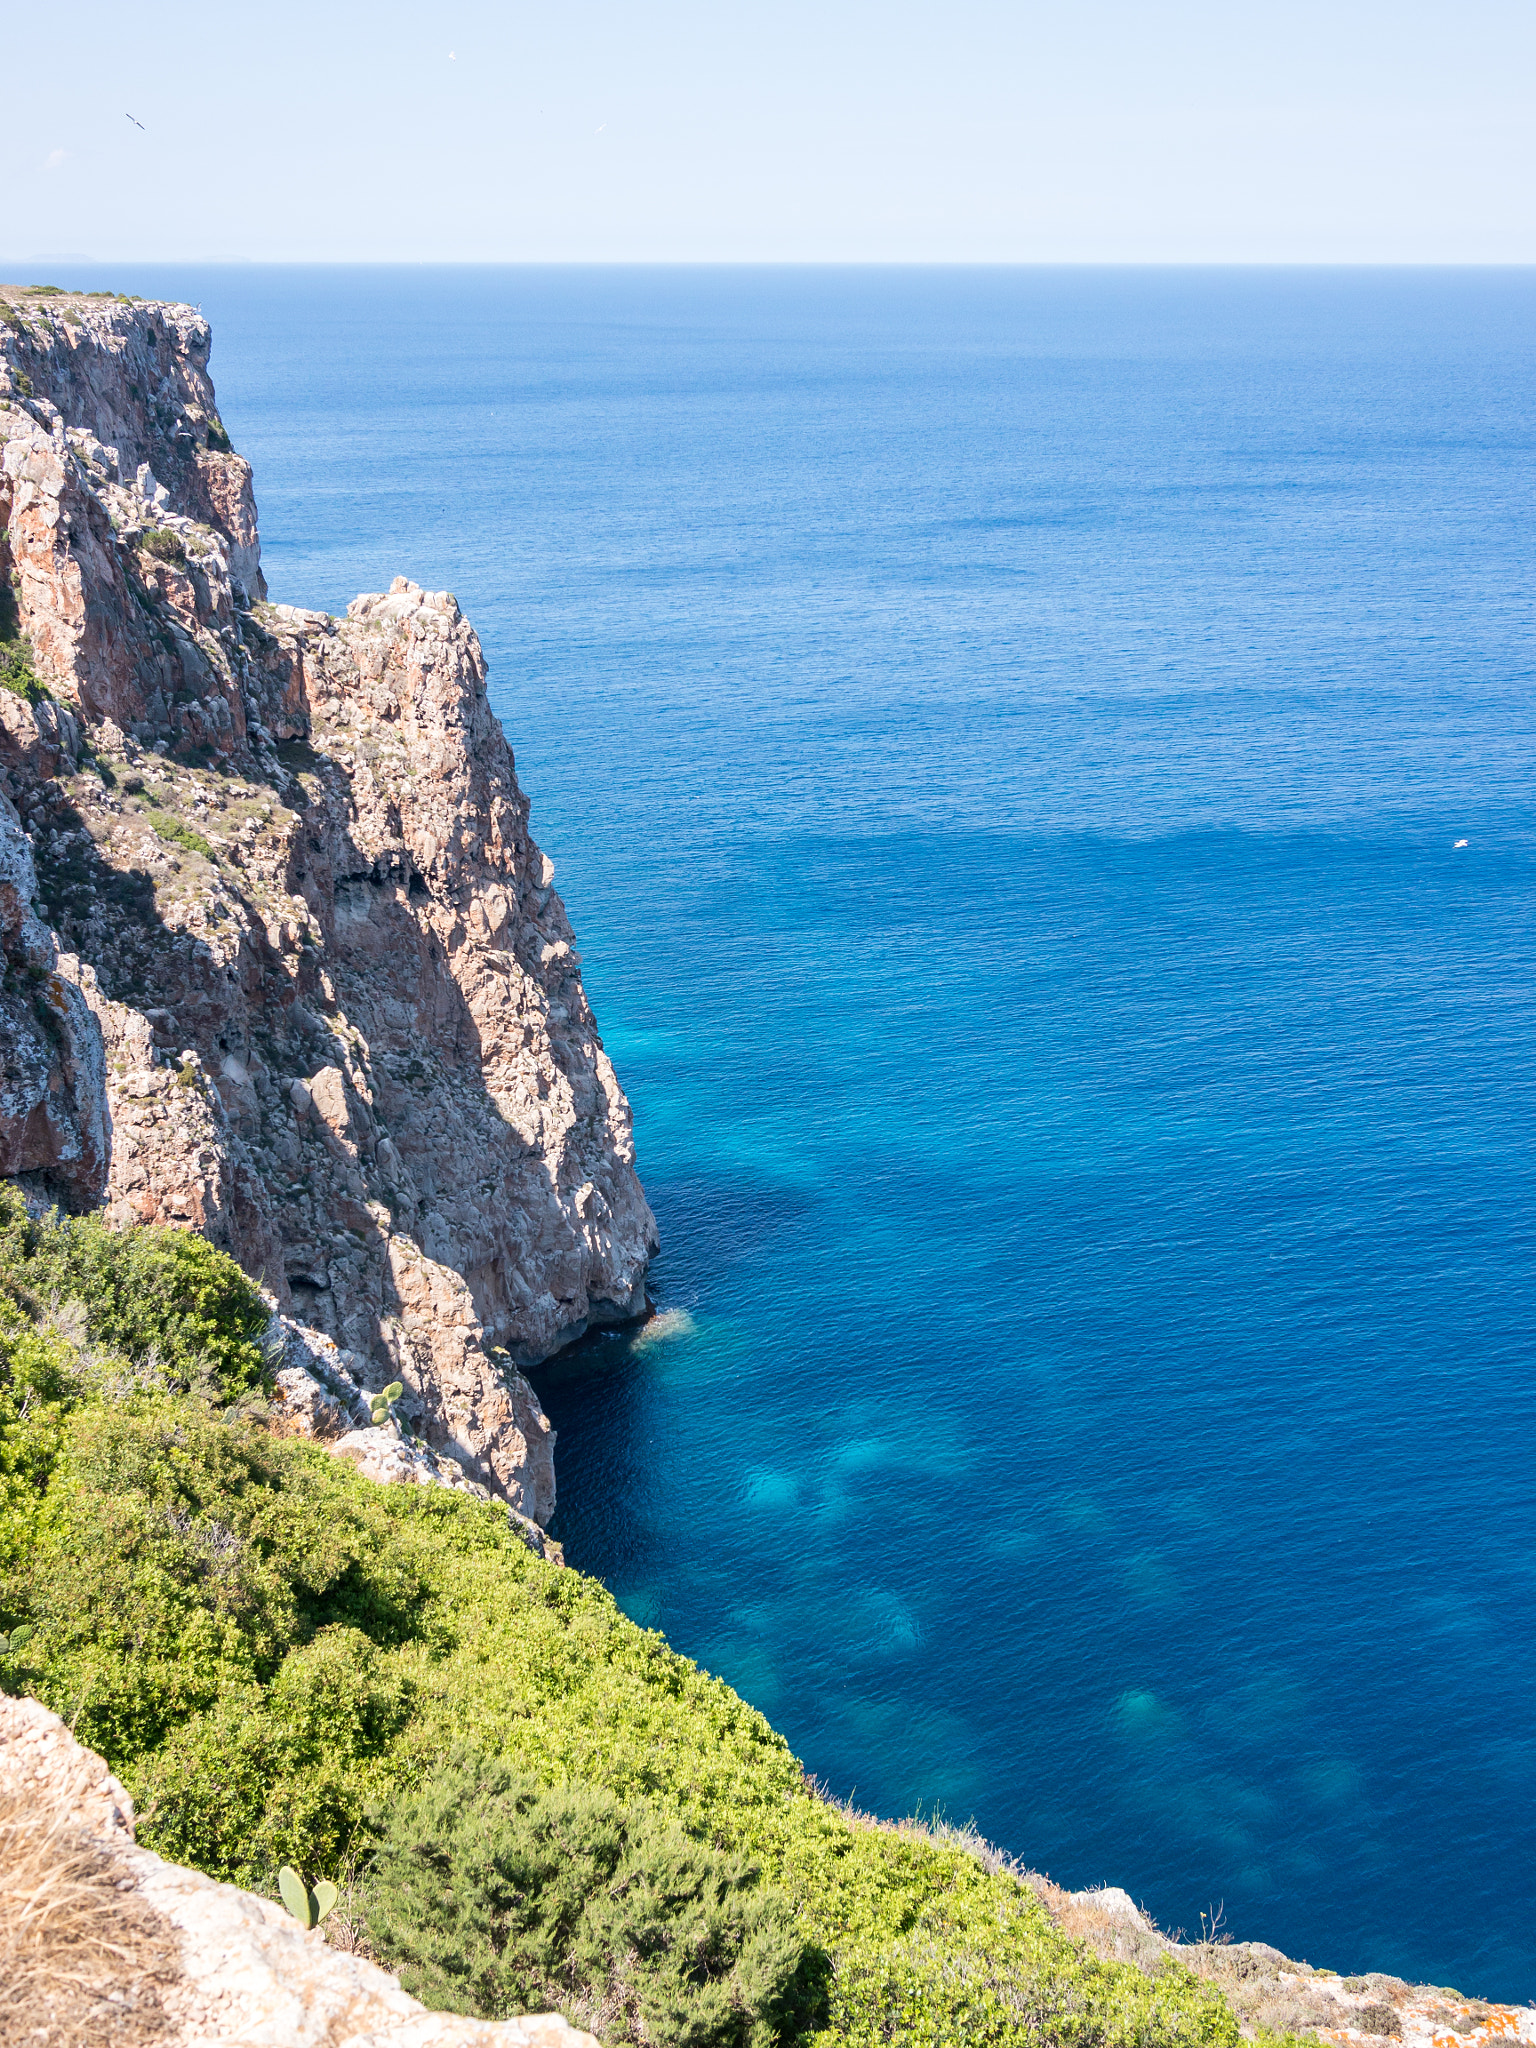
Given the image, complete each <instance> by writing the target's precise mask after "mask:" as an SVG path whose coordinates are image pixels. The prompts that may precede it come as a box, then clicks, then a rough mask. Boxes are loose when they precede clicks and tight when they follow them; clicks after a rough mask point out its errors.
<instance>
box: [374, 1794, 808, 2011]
mask: <svg viewBox="0 0 1536 2048" xmlns="http://www.w3.org/2000/svg"><path fill="white" fill-rule="evenodd" d="M378 1826H379V1831H380V1839H379V1842H378V1845H377V1847H376V1848H375V1850H374V1852H373V1856H372V1861H371V1868H370V1872H369V1886H368V1890H369V1904H368V1931H369V1934H370V1936H371V1937H372V1940H373V1942H374V1943H375V1945H376V1946H377V1947H378V1948H379V1949H380V1950H381V1952H383V1953H384V1954H386V1955H388V1956H389V1957H390V1958H391V1959H392V1960H393V1961H394V1962H395V1963H396V1964H397V1966H398V1967H399V1968H400V1971H401V1977H402V1981H403V1982H404V1983H405V1985H406V1987H407V1988H408V1989H409V1990H411V1991H414V1992H416V1993H417V1995H418V1996H419V1997H421V1998H422V1999H424V2000H425V2002H426V2003H427V2004H429V2005H431V2006H434V2007H436V2008H437V2009H438V2010H440V2011H442V2010H446V2011H451V2012H465V2013H475V2014H480V2015H482V2016H485V2017H488V2018H494V2019H501V2018H507V2017H510V2016H511V2015H512V2014H515V2013H520V2012H537V2011H548V2010H550V2009H551V2008H554V2007H561V2008H563V2009H564V2010H565V2012H566V2013H567V2014H568V2015H569V2016H570V2017H571V2018H572V2019H573V2020H576V2021H579V2023H580V2024H581V2025H582V2026H584V2027H588V2028H590V2029H592V2030H593V2031H594V2032H600V2033H601V2035H602V2038H603V2039H604V2040H609V2041H616V2040H621V2039H622V2040H636V2041H669V2042H677V2043H678V2044H680V2048H681V2044H686V2048H770V2044H771V2043H772V2042H774V2041H775V2040H777V2039H779V2038H781V2037H783V2036H784V2035H787V2034H790V2033H792V2032H794V2031H795V2030H796V2028H797V2023H800V2024H801V2025H804V2024H808V2023H810V2022H812V2021H813V2020H814V2019H815V2018H816V2016H817V2014H818V2012H819V2009H820V2007H821V2005H822V2004H823V2002H824V2001H823V1996H822V1994H823V1991H824V1979H825V1975H826V1969H825V1959H824V1958H823V1957H822V1956H821V1955H820V1954H819V1952H818V1951H816V1950H815V1948H814V1947H813V1945H812V1944H810V1943H809V1942H807V1940H806V1938H805V1936H804V1934H803V1932H802V1931H801V1930H800V1928H799V1927H798V1925H797V1915H796V1913H795V1909H794V1906H793V1905H792V1904H791V1902H790V1901H789V1900H788V1899H787V1898H786V1897H785V1896H784V1894H783V1893H782V1892H779V1891H777V1890H775V1889H774V1888H773V1887H772V1886H766V1885H763V1884H761V1883H760V1882H759V1876H760V1873H759V1871H758V1868H757V1866H756V1865H755V1864H752V1863H749V1862H748V1861H747V1860H746V1859H745V1858H744V1857H741V1856H733V1855H724V1854H722V1853H721V1852H720V1851H719V1850H718V1849H714V1848H711V1847H710V1846H709V1844H708V1843H705V1842H701V1841H699V1840H698V1839H697V1838H696V1837H695V1836H693V1835H690V1834H687V1833H685V1832H684V1830H683V1829H682V1828H680V1827H679V1826H678V1825H677V1823H676V1821H674V1820H671V1819H669V1818H668V1817H667V1816H666V1815H665V1814H660V1813H657V1812H656V1811H655V1810H654V1809H653V1808H652V1807H651V1805H650V1803H649V1801H646V1800H634V1801H631V1802H630V1803H629V1804H628V1805H625V1804H622V1803H621V1802H620V1801H619V1800H617V1799H615V1798H614V1796H613V1794H612V1793H611V1792H605V1791H603V1790H601V1789H599V1788H595V1787H592V1786H586V1785H564V1786H560V1787H557V1788H549V1787H546V1786H541V1785H539V1784H537V1783H536V1782H535V1781H533V1780H531V1779H526V1778H520V1777H519V1776H518V1775H517V1773H516V1772H515V1771H513V1770H512V1769H511V1768H510V1767H509V1766H508V1765H507V1764H505V1763H504V1762H501V1761H499V1760H496V1759H489V1758H483V1757H482V1758H463V1759H455V1760H453V1761H451V1762H450V1763H449V1764H447V1765H446V1766H444V1767H443V1768H441V1769H439V1770H438V1771H436V1772H434V1773H433V1774H432V1775H431V1776H430V1777H429V1778H428V1779H427V1781H426V1783H425V1784H424V1785H423V1786H422V1787H421V1788H420V1789H417V1790H407V1791H406V1792H405V1793H404V1795H403V1796H401V1797H400V1798H398V1799H396V1800H394V1801H393V1802H391V1803H390V1804H389V1806H388V1807H387V1808H385V1809H384V1810H383V1811H382V1812H381V1813H380V1815H379V1816H378Z"/></svg>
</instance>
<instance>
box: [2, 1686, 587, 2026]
mask: <svg viewBox="0 0 1536 2048" xmlns="http://www.w3.org/2000/svg"><path fill="white" fill-rule="evenodd" d="M15 1792H19V1793H20V1794H21V1795H22V1797H23V1799H24V1801H25V1803H26V1807H27V1808H28V1809H29V1810H30V1811H32V1812H35V1815H36V1822H37V1825H38V1827H39V1829H44V1828H48V1827H50V1826H53V1827H56V1826H58V1825H59V1823H60V1822H63V1823H65V1824H67V1825H71V1826H73V1827H75V1828H77V1829H78V1830H79V1831H80V1832H81V1833H83V1834H87V1835H90V1836H92V1837H95V1838H98V1839H100V1840H102V1841H105V1842H107V1843H110V1844H111V1845H112V1846H113V1848H114V1850H115V1851H116V1855H115V1858H114V1863H113V1866H112V1868H111V1869H109V1870H108V1871H106V1872H105V1873H104V1878H105V1881H106V1882H108V1883H113V1884H115V1885H117V1886H119V1887H121V1886H127V1887H130V1888H131V1889H132V1890H133V1892H134V1894H135V1896H136V1899H137V1901H138V1902H140V1903H141V1904H142V1905H144V1906H147V1907H149V1908H150V1910H151V1911H152V1912H154V1913H156V1914H158V1915H159V1916H160V1917H161V1919H162V1920H163V1921H164V1922H165V1923H166V1924H167V1925H168V1926H169V1927H170V1928H171V1929H172V1930H173V1931H174V1937H175V1953H176V1957H177V1961H178V1964H179V1971H180V1974H179V1976H178V1977H176V1978H174V1979H173V1980H172V1981H170V1982H169V1983H164V1984H161V1985H159V1986H157V1987H156V1988H157V1991H158V1997H159V2004H160V2006H161V2008H162V2009H163V2011H164V2013H165V2015H166V2019H167V2021H168V2023H169V2030H168V2032H167V2034H166V2035H165V2036H164V2037H163V2038H164V2039H165V2041H166V2048H598V2044H597V2042H596V2040H595V2039H594V2037H593V2036H592V2035H591V2034H586V2033H583V2032H582V2031H581V2030H580V2029H579V2028H576V2027H573V2026H571V2025H570V2024H569V2022H568V2021H566V2020H564V2019H562V2018H561V2017H560V2015H559V2014H558V2013H544V2014H537V2015H530V2016H529V2017H528V2018H526V2019H515V2020H501V2021H498V2022H494V2023H492V2022H486V2021H481V2020H472V2019H463V2018H460V2017H459V2016H458V2015H456V2014H452V2013H434V2012H428V2011H427V2010H426V2008H425V2007H424V2006H422V2005H419V2004H418V2003H417V2001H416V2000H415V1999H414V1998H411V1997H410V1996H409V1995H408V1994H407V1993H406V1992H404V1991H402V1990H401V1988H400V1985H399V1983H398V1981H397V1980H396V1979H395V1978H393V1977H392V1976H390V1975H389V1973H388V1972H387V1971H385V1970H381V1969H379V1968H378V1967H377V1966H376V1965H375V1964H373V1963H369V1962H365V1961H364V1960H363V1959H362V1957H360V1956H356V1955H348V1954H340V1953H338V1952H337V1951H336V1950H334V1949H332V1948H330V1947H328V1946H327V1944H326V1940H325V1933H324V1930H323V1929H322V1928H316V1929H313V1930H311V1931H309V1932H306V1931H305V1930H304V1929H303V1928H301V1927H300V1926H299V1925H298V1923H297V1922H296V1921H294V1920H293V1919H291V1918H290V1917H289V1915H288V1914H287V1913H286V1912H285V1911H284V1910H283V1908H282V1907H281V1906H280V1905H277V1904H276V1903H275V1902H274V1901H272V1900H270V1899H261V1898H257V1897H256V1896H255V1895H254V1894H252V1893H250V1892H242V1891H239V1890H238V1889H237V1888H236V1887H235V1886H234V1885H228V1884H218V1883H216V1882H215V1881H214V1880H213V1879H212V1878H210V1877H204V1876H203V1875H202V1874H201V1872H199V1871H195V1870H184V1869H182V1868H180V1867H179V1866H178V1865H176V1864H174V1863H166V1862H164V1861H163V1860H162V1859H161V1858H160V1857H158V1856H156V1855H153V1854H152V1853H151V1852H150V1851H149V1850H147V1849H140V1848H138V1847H137V1846H136V1845H135V1843H134V1840H133V1802H132V1800H131V1799H130V1798H129V1797H128V1794H127V1793H126V1792H125V1791H124V1789H123V1787H122V1786H121V1785H120V1784H119V1783H118V1782H117V1780H116V1779H115V1778H114V1777H113V1776H112V1774H111V1772H110V1771H108V1769H107V1767H106V1765H105V1764H104V1763H103V1762H102V1760H101V1758H100V1757H99V1756H96V1755H94V1754H93V1753H92V1752H91V1751H90V1750H88V1749H84V1748H82V1746H81V1745H80V1744H79V1743H77V1742H76V1741H75V1739H74V1737H73V1736H72V1735H71V1734H70V1732H69V1730H68V1729H67V1728H66V1727H65V1725H64V1723H63V1722H62V1721H61V1720H60V1719H59V1718H58V1716H57V1715H55V1714H50V1713H49V1712H48V1711H47V1709H46V1708H45V1707H41V1706H39V1705H38V1704H37V1702H36V1701H35V1700H16V1699H10V1698H7V1697H6V1696H5V1695H4V1694H0V1794H4V1793H15ZM123 1989H124V1990H125V1991H126V1990H130V1989H132V1986H131V1985H126V1984H125V1985H124V1987H123ZM26 2018H27V2015H26V2014H24V2013H16V2012H8V2013H7V2015H6V2019H5V2025H6V2027H7V2029H15V2033H14V2038H16V2039H18V2040H21V2039H26V2038H30V2036H29V2034H28V2032H27V2030H26V2028H25V2026H24V2024H22V2023H24V2022H25V2020H26ZM5 2038H6V2039H8V2040H9V2039H11V2038H13V2035H12V2032H11V2031H7V2032H6V2035H5Z"/></svg>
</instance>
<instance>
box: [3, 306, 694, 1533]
mask: <svg viewBox="0 0 1536 2048" xmlns="http://www.w3.org/2000/svg"><path fill="white" fill-rule="evenodd" d="M0 323H3V324H0V679H4V680H5V681H6V683H7V687H6V688H5V689H3V690H0V771H3V773H0V791H3V794H4V798H5V801H4V803H3V804H0V943H3V947H4V954H5V968H6V972H5V977H4V983H3V989H0V1058H3V1065H4V1073H3V1077H0V1171H3V1172H5V1173H9V1174H12V1175H15V1176H18V1177H20V1178H21V1179H22V1180H23V1181H24V1183H26V1184H28V1185H30V1186H31V1188H32V1189H33V1190H34V1192H35V1193H36V1195H37V1196H38V1197H39V1198H40V1199H50V1200H57V1201H60V1202H62V1203H63V1204H65V1205H66V1206H69V1207H73V1208H82V1207H86V1206H91V1205H95V1204H99V1203H105V1204H106V1206H107V1208H108V1210H109V1212H110V1213H111V1215H112V1216H113V1217H114V1218H116V1219H118V1220H121V1221H123V1222H130V1221H140V1222H169V1223H177V1224H182V1225H185V1226H188V1227H191V1228H195V1229H198V1230H201V1231H203V1232H205V1233H206V1235H207V1236H209V1237H210V1238H211V1239H213V1240H214V1242H216V1243H218V1244H220V1245H223V1246H225V1247H226V1248H227V1249H228V1250H230V1251H231V1252H232V1253H233V1254H234V1256H235V1257H236V1258H237V1259H239V1261H240V1262H241V1264H242V1265H243V1266H244V1267H245V1268H246V1270H247V1271H248V1272H250V1273H251V1274H252V1275H253V1276H255V1277H257V1278H258V1279H260V1280H261V1281H262V1282H263V1283H264V1284H265V1285H266V1286H267V1287H268V1288H269V1289H270V1290H271V1293H272V1295H273V1297H274V1299H275V1302H276V1304H277V1305H278V1307H279V1308H280V1309H282V1310H285V1311H290V1312H291V1313H292V1314H293V1315H294V1316H296V1317H297V1318H298V1319H299V1321H300V1322H302V1323H303V1324H306V1325H309V1326H312V1327H314V1328H316V1329H318V1330H320V1331H322V1332H324V1333H325V1334H326V1335H328V1336H329V1337H331V1338H332V1339H334V1340H335V1342H336V1344H337V1345H339V1346H340V1347H342V1349H343V1351H344V1353H345V1354H347V1363H348V1367H349V1369H350V1370H351V1371H353V1372H354V1374H355V1375H356V1376H357V1377H358V1378H359V1380H360V1381H361V1383H362V1384H363V1385H365V1386H373V1387H376V1386H378V1385H381V1384H382V1383H383V1382H384V1381H385V1380H387V1379H391V1378H394V1377H399V1378H401V1379H403V1380H404V1381H405V1383H406V1388H407V1395H406V1400H405V1402H404V1404H403V1405H404V1407H405V1410H406V1413H407V1416H408V1419H409V1420H410V1421H411V1422H412V1423H413V1424H414V1425H415V1426H416V1428H417V1429H419V1430H420V1432H421V1433H422V1434H423V1435H424V1436H425V1437H426V1438H427V1439H428V1441H430V1442H431V1443H432V1444H434V1445H436V1446H437V1447H438V1448H440V1449H442V1450H444V1451H446V1452H448V1453H449V1454H450V1455H452V1456H454V1457H456V1458H458V1459H459V1460H460V1461H461V1462H462V1463H463V1465H464V1466H465V1468H466V1470H468V1471H469V1473H470V1474H471V1476H472V1477H474V1478H476V1479H477V1480H479V1481H481V1482H482V1483H484V1484H487V1485H489V1486H491V1487H493V1488H494V1489H495V1490H496V1491H497V1492H499V1493H501V1494H502V1495H504V1496H505V1497H506V1498H507V1499H508V1500H510V1501H511V1502H512V1503H513V1505H514V1506H516V1507H518V1508H519V1509H520V1510H522V1511H523V1512H524V1513H526V1514H529V1515H532V1516H534V1517H535V1518H536V1519H538V1520H540V1521H542V1520H544V1519H545V1518H547V1516H548V1514H549V1512H550V1510H551V1508H552V1506H553V1502H554V1477H553V1466H552V1462H551V1457H550V1447H551V1434H550V1431H549V1426H548V1423H547V1421H546V1420H545V1418H544V1417H543V1416H542V1415H541V1413H540V1411H539V1408H538V1403H537V1401H536V1399H535V1398H534V1396H533V1393H532V1390H531V1389H530V1388H529V1386H528V1384H527V1382H526V1380H524V1379H523V1378H522V1376H521V1374H520V1373H519V1372H518V1371H517V1370H516V1368H517V1366H518V1365H526V1364H529V1363H532V1362H535V1361H537V1360H538V1359H541V1358H543V1357H546V1356H547V1355H548V1354H549V1353H550V1352H552V1351H554V1350H555V1349H557V1348H558V1347H559V1346H560V1345H562V1344H564V1343H567V1342H569V1341H570V1340H571V1339H573V1338H574V1337H576V1336H578V1335H579V1334H581V1332H582V1331H584V1330H585V1329H587V1328H588V1327H589V1326H590V1325H592V1324H594V1323H599V1322H603V1321H610V1320H617V1319H622V1318H626V1317H629V1316H633V1315H635V1314H637V1313H639V1312H640V1311H641V1310H642V1309H643V1306H644V1301H645V1274H646V1266H647V1261H648V1259H649V1257H650V1254H651V1252H652V1251H653V1249H654V1248H655V1243H656V1231H655V1223H654V1220H653V1218H652V1216H651V1212H650V1209H649V1207H648V1206H647V1204H646V1201H645V1197H644V1194H643V1192H642V1190H641V1187H640V1183H639V1180H638V1178H637V1176H636V1172H635V1158H634V1143H633V1137H632V1131H631V1122H630V1113H629V1105H628V1103H627V1102H626V1101H625V1098H624V1094H623V1091H622V1090H621V1089H620V1087H619V1084H618V1081H617V1079H616V1077H615V1075H614V1071H613V1068H612V1065H611V1064H610V1062H609V1059H608V1056H607V1054H606V1053H605V1052H604V1050H603V1045H602V1040H601V1038H600V1037H599V1035H598V1032H597V1027H596V1025H595V1023H594V1020H593V1017H592V1013H591V1010H590V1009H589V1007H588V1005H587V1000H586V996H585V994H584V992H583V989H582V984H581V975H580V956H579V955H578V954H577V952H576V951H575V950H574V947H573V943H572V933H571V928H570V925H569V923H568V921H567V919H566V915H565V910H564V907H563V906H562V904H561V901H560V898H559V896H558V895H557V894H556V893H555V891H554V889H553V887H552V878H553V869H552V867H551V865H550V862H549V861H548V859H547V858H546V857H545V856H544V855H543V854H542V853H541V852H540V851H539V849H538V847H537V846H535V844H534V843H533V840H532V839H531V838H530V837H529V833H528V803H527V799H526V798H525V797H524V796H523V793H522V791H521V790H520V789H519V787H518V783H517V778H516V774H515V772H514V767H513V760H512V755H511V752H510V749H509V748H508V746H507V743H506V740H505V738H504V736H503V734H502V731H501V728H500V725H499V724H498V722H497V720H496V718H495V716H494V715H493V713H492V711H491V709H490V705H489V703H488V701H487V698H486V670H485V661H484V657H483V655H482V654H481V650H480V645H479V642H478V640H477V639H476V637H475V634H474V632H473V630H472V629H471V628H470V627H469V625H468V624H467V623H466V621H465V620H464V619H463V617H462V616H461V614H460V612H459V608H458V605H457V604H456V603H455V601H454V599H453V598H452V597H451V596H449V595H448V594H447V593H445V592H430V591H424V590H421V589H419V588H417V587H416V586H415V585H414V584H410V583H407V582H406V581H405V580H404V579H403V578H397V579H396V581H395V583H394V585H393V586H392V587H391V589H390V590H389V592H388V593H387V594H385V595H382V596H365V597H359V598H357V599H356V600H355V601H354V602H353V603H352V604H351V605H350V606H349V607H348V611H347V614H346V616H345V617H344V618H332V617H330V616H328V615H326V614H324V613H320V612H306V611H298V610H295V609H293V608H291V607H287V606H282V605H273V604H269V603H268V602H267V601H266V586H265V583H264V580H263V577H262V572H261V565H260V549H259V543H258V537H257V527H256V510H255V502H254V498H253V495H252V489H251V472H250V468H249V465H248V464H247V463H246V462H244V461H243V460H242V459H241V457H240V456H238V455H237V454H235V453H233V452H232V450H231V449H230V446H229V441H228V437H227V435H226V434H225V432H224V429H223V426H222V423H221V422H220V420H219V416H218V412H217V409H216V406H215V402H214V393H213V387H212V384H211V383H210V381H209V378H208V372H207V362H208V353H209V345H210V337H209V330H208V327H207V325H206V323H205V322H204V321H203V319H202V318H201V317H200V316H199V315H198V314H197V313H196V312H194V311H193V310H192V309H191V308H189V307H186V306H167V305H155V304H149V303H145V302H142V301H129V300H124V299H119V298H113V297H110V296H105V295H102V296H96V297H68V296H64V295H59V294H53V295H38V294H35V293H26V292H23V291H20V290H14V289H0Z"/></svg>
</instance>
